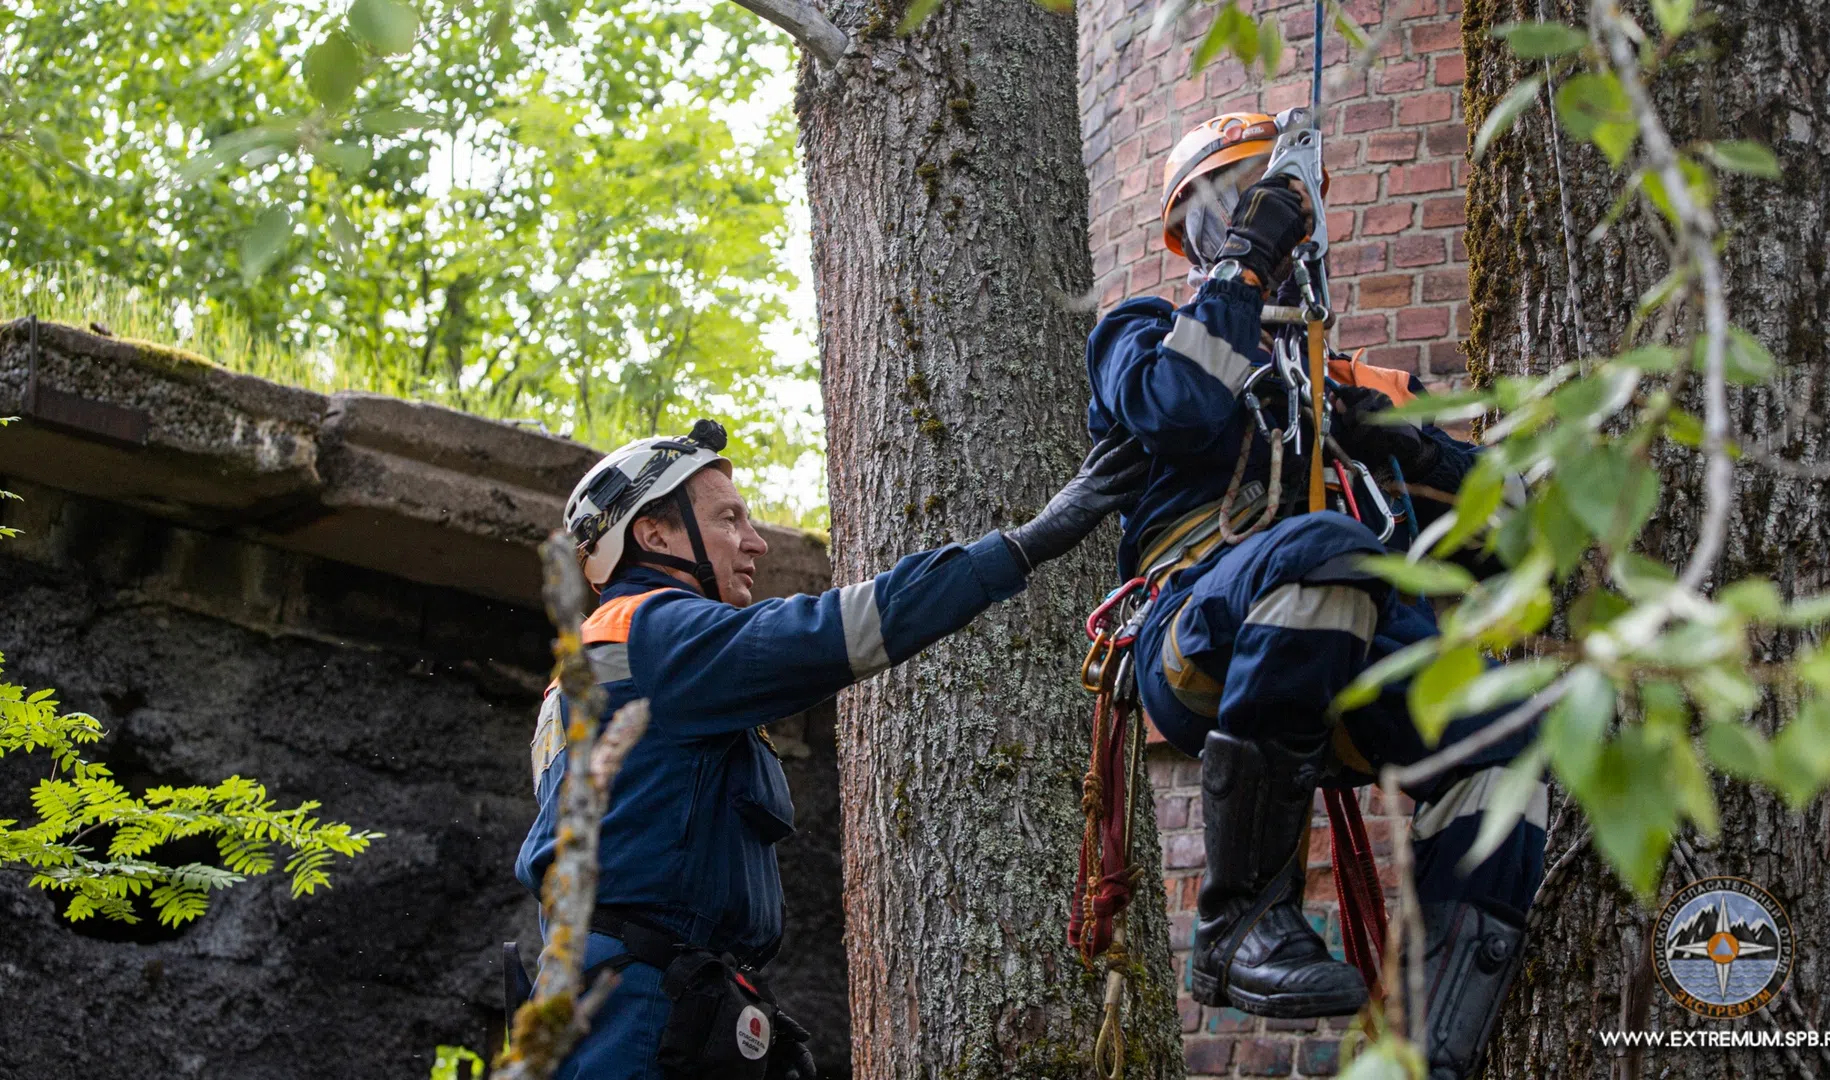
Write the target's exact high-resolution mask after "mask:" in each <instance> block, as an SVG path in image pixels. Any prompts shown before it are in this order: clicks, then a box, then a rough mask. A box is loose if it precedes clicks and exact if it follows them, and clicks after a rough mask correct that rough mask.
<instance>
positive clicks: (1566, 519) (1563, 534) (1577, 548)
mask: <svg viewBox="0 0 1830 1080" xmlns="http://www.w3.org/2000/svg"><path fill="white" fill-rule="evenodd" d="M1530 514H1531V528H1532V532H1533V534H1534V535H1536V536H1537V537H1538V538H1539V540H1541V541H1542V542H1543V545H1544V548H1545V550H1547V551H1549V552H1550V555H1551V559H1552V561H1553V562H1554V563H1555V565H1556V574H1557V580H1559V581H1562V580H1564V579H1565V578H1568V577H1569V576H1570V574H1571V573H1572V572H1573V571H1574V570H1575V569H1576V567H1578V566H1580V565H1581V564H1582V556H1583V555H1584V554H1586V553H1587V552H1588V550H1589V540H1590V533H1589V531H1588V529H1586V528H1584V527H1583V524H1582V522H1581V521H1580V520H1579V519H1578V518H1577V517H1576V515H1575V513H1574V512H1573V511H1571V510H1570V508H1569V503H1568V501H1567V500H1565V499H1564V497H1563V492H1562V488H1561V486H1560V485H1559V484H1557V483H1556V482H1554V481H1553V482H1551V483H1550V484H1547V485H1545V487H1544V490H1543V491H1542V492H1541V493H1540V494H1539V496H1538V498H1537V499H1535V500H1533V502H1532V504H1531V510H1530Z"/></svg>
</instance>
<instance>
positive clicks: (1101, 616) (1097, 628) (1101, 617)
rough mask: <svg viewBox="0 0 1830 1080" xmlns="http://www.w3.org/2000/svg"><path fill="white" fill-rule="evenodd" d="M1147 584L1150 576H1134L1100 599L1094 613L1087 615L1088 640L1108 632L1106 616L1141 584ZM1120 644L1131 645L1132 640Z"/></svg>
mask: <svg viewBox="0 0 1830 1080" xmlns="http://www.w3.org/2000/svg"><path fill="white" fill-rule="evenodd" d="M1147 584H1149V579H1148V578H1144V577H1134V578H1132V579H1131V580H1130V581H1127V582H1125V583H1124V584H1123V585H1120V586H1119V587H1118V588H1116V589H1113V590H1112V591H1111V593H1109V594H1108V595H1107V596H1106V598H1105V599H1104V600H1102V601H1100V604H1099V606H1098V607H1096V608H1094V609H1093V614H1091V615H1088V616H1087V640H1088V641H1098V640H1099V638H1100V636H1101V635H1102V634H1104V633H1106V632H1107V628H1106V626H1105V621H1106V617H1107V616H1108V615H1110V614H1111V612H1112V609H1113V608H1114V607H1116V606H1117V605H1118V604H1119V602H1120V601H1122V600H1124V598H1125V597H1127V596H1130V595H1131V593H1132V592H1133V591H1134V590H1135V589H1137V588H1138V587H1139V586H1142V585H1147ZM1114 629H1116V628H1114ZM1118 644H1120V645H1129V644H1130V642H1129V641H1121V642H1119V643H1118Z"/></svg>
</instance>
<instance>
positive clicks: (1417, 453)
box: [1334, 386, 1440, 480]
mask: <svg viewBox="0 0 1830 1080" xmlns="http://www.w3.org/2000/svg"><path fill="white" fill-rule="evenodd" d="M1334 395H1335V397H1336V398H1337V399H1338V400H1339V401H1340V404H1341V407H1340V409H1338V410H1337V411H1336V413H1335V415H1336V417H1337V422H1336V424H1335V429H1334V437H1335V438H1336V439H1338V440H1340V443H1341V446H1342V447H1343V448H1344V449H1346V451H1347V452H1348V453H1349V454H1352V455H1353V456H1354V457H1356V458H1358V459H1359V460H1361V461H1364V462H1365V463H1366V464H1367V465H1369V466H1371V467H1373V468H1377V467H1379V466H1380V465H1383V464H1385V459H1386V458H1388V457H1395V458H1397V459H1398V467H1399V468H1401V469H1403V470H1404V475H1405V477H1406V478H1407V479H1411V480H1416V479H1419V478H1421V477H1422V476H1423V475H1424V474H1425V473H1428V472H1429V471H1430V470H1431V469H1434V468H1435V467H1436V461H1437V458H1438V457H1439V456H1440V451H1438V449H1437V447H1436V444H1435V443H1433V442H1431V441H1430V438H1429V436H1427V435H1425V434H1424V433H1423V432H1422V431H1421V430H1420V429H1419V428H1418V427H1417V425H1415V424H1382V423H1380V422H1379V419H1378V414H1379V413H1382V412H1384V411H1385V410H1387V409H1389V408H1391V407H1392V399H1391V398H1388V397H1386V396H1385V395H1384V394H1381V393H1380V392H1379V391H1377V390H1374V389H1371V388H1370V387H1365V386H1340V387H1336V388H1335V391H1334Z"/></svg>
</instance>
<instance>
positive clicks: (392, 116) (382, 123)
mask: <svg viewBox="0 0 1830 1080" xmlns="http://www.w3.org/2000/svg"><path fill="white" fill-rule="evenodd" d="M353 123H354V125H355V128H356V130H357V131H360V132H362V133H363V134H365V135H399V134H402V133H403V132H408V131H419V130H422V129H425V128H436V127H438V126H439V125H440V124H442V123H444V121H443V120H442V119H440V118H439V117H436V116H434V115H432V114H431V113H424V112H420V111H419V110H418V109H375V110H373V111H372V112H365V113H362V114H361V115H359V116H356V117H354V118H353Z"/></svg>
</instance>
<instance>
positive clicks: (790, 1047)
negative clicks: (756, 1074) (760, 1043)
mask: <svg viewBox="0 0 1830 1080" xmlns="http://www.w3.org/2000/svg"><path fill="white" fill-rule="evenodd" d="M811 1038H813V1036H812V1035H811V1034H809V1033H808V1031H807V1029H806V1028H804V1027H802V1026H801V1025H800V1024H798V1023H796V1022H795V1020H794V1018H793V1017H792V1016H789V1015H788V1014H787V1013H785V1012H782V1011H781V1010H780V1009H777V1010H776V1012H775V1045H773V1046H771V1047H770V1048H769V1073H768V1080H819V1076H820V1070H819V1067H818V1066H817V1065H815V1064H814V1063H813V1054H812V1052H811V1051H809V1050H808V1049H807V1040H808V1039H811Z"/></svg>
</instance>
